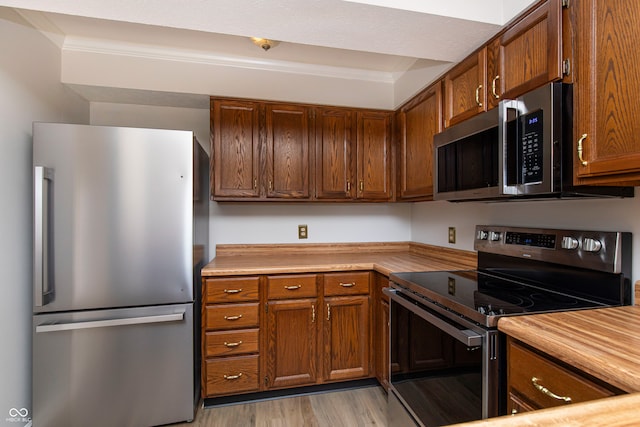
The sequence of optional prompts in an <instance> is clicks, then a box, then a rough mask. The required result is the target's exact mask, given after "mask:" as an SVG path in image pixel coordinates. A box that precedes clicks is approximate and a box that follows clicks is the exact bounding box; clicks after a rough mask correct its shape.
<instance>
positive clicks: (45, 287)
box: [33, 166, 53, 307]
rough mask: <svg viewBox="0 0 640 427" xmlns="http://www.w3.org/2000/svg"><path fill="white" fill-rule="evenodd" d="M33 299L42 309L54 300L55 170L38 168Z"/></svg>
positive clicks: (35, 186) (34, 216)
mask: <svg viewBox="0 0 640 427" xmlns="http://www.w3.org/2000/svg"><path fill="white" fill-rule="evenodd" d="M33 178H34V179H33V184H34V192H33V194H34V200H33V240H34V241H33V297H34V305H35V306H36V307H42V306H43V305H46V304H48V303H49V302H50V301H51V300H52V299H53V287H51V282H50V271H49V247H50V246H49V245H50V242H49V190H50V189H49V187H50V185H51V184H52V183H53V169H51V168H46V167H44V166H36V167H35V168H34V175H33Z"/></svg>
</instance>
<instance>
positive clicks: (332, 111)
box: [315, 107, 355, 200]
mask: <svg viewBox="0 0 640 427" xmlns="http://www.w3.org/2000/svg"><path fill="white" fill-rule="evenodd" d="M315 121H316V123H315V139H316V198H318V199H334V200H340V199H342V200H347V199H351V198H353V194H354V190H355V188H354V187H355V186H354V183H353V177H352V171H353V168H354V166H355V157H354V155H353V153H352V151H353V150H352V145H353V141H354V135H353V112H352V111H351V110H349V109H346V108H328V107H327V108H317V109H316V110H315Z"/></svg>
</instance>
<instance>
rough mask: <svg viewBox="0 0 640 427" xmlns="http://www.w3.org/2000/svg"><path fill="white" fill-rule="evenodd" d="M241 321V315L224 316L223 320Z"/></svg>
mask: <svg viewBox="0 0 640 427" xmlns="http://www.w3.org/2000/svg"><path fill="white" fill-rule="evenodd" d="M238 319H242V314H238V315H237V316H224V320H238Z"/></svg>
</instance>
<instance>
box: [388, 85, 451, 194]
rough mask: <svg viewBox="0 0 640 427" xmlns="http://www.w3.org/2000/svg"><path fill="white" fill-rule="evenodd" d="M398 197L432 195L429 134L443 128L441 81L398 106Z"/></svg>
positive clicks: (431, 139) (430, 139) (431, 156)
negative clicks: (400, 106)
mask: <svg viewBox="0 0 640 427" xmlns="http://www.w3.org/2000/svg"><path fill="white" fill-rule="evenodd" d="M398 121H399V123H398V125H399V130H400V132H399V133H400V141H399V145H400V149H399V155H398V170H399V179H398V185H399V199H400V200H430V199H432V198H433V166H434V164H433V136H434V135H435V134H436V133H439V132H442V130H443V126H442V125H443V119H442V82H441V81H438V82H437V83H435V84H433V85H431V86H430V87H428V88H427V89H425V90H424V91H422V92H421V93H420V94H419V95H418V96H416V97H414V98H413V99H412V100H411V101H409V102H408V103H407V104H405V105H404V106H403V107H402V108H400V112H399V115H398Z"/></svg>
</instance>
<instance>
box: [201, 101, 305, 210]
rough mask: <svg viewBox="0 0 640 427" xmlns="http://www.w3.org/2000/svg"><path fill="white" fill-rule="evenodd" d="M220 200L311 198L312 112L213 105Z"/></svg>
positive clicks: (238, 104)
mask: <svg viewBox="0 0 640 427" xmlns="http://www.w3.org/2000/svg"><path fill="white" fill-rule="evenodd" d="M211 137H212V153H213V155H212V156H211V159H212V160H211V162H212V165H213V172H212V174H211V176H212V178H213V185H212V186H211V188H212V192H213V198H214V199H215V200H234V199H239V200H242V199H245V200H246V199H250V200H260V199H286V200H291V199H305V198H309V196H310V171H309V162H310V152H311V150H310V140H309V112H308V109H307V107H305V106H298V105H289V104H272V103H262V102H254V101H240V100H229V99H212V100H211Z"/></svg>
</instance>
